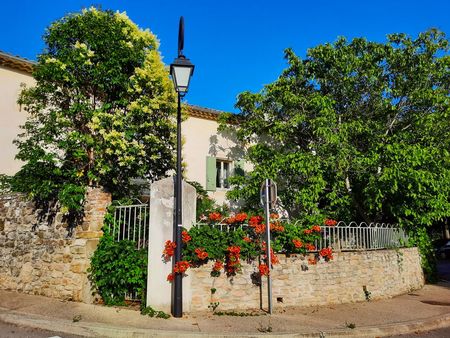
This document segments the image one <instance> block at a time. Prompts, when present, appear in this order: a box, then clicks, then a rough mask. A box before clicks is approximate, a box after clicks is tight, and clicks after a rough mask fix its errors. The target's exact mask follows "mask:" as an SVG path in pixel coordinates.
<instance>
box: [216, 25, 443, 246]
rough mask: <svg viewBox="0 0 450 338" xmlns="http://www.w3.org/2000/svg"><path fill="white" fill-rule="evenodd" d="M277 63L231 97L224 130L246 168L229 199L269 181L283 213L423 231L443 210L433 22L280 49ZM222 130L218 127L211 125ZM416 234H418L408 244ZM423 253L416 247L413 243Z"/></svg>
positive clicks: (251, 196) (438, 49) (438, 62)
mask: <svg viewBox="0 0 450 338" xmlns="http://www.w3.org/2000/svg"><path fill="white" fill-rule="evenodd" d="M285 56H286V59H287V62H288V68H287V69H286V70H284V71H283V73H282V74H281V76H280V77H279V78H278V79H277V80H276V81H275V82H273V83H271V84H269V85H266V86H265V87H264V89H263V90H262V91H261V92H260V93H250V92H244V93H242V94H240V95H239V98H238V102H237V107H238V108H239V109H240V110H241V114H240V117H241V120H240V123H239V124H237V125H229V126H228V128H232V129H235V131H236V132H237V136H238V139H239V140H240V141H241V142H243V143H244V144H246V145H250V146H249V147H248V151H247V154H246V159H247V161H249V162H251V164H252V165H253V168H254V170H253V171H252V172H250V173H247V175H246V176H236V177H234V178H232V179H231V180H230V181H232V184H234V187H235V188H234V189H233V190H232V191H231V192H230V193H229V197H231V198H233V199H243V200H244V201H246V202H247V203H248V204H249V205H250V206H252V205H253V206H254V205H257V203H258V200H259V186H260V184H261V182H262V181H263V179H265V178H271V179H274V180H275V181H276V182H277V184H278V192H279V197H280V199H281V201H282V203H283V206H284V207H285V208H286V209H287V211H288V212H289V213H290V215H291V217H294V218H300V219H301V218H304V217H309V216H310V215H315V214H327V215H330V216H331V217H333V218H335V219H347V220H349V219H352V220H355V221H366V222H373V221H375V222H392V223H400V224H401V225H403V226H404V227H405V228H406V229H409V230H411V231H412V232H415V231H416V229H420V228H422V227H428V226H431V225H433V224H434V223H436V222H440V221H441V220H442V219H443V218H445V217H448V216H449V215H450V200H449V196H450V153H449V149H450V137H449V136H450V135H449V132H450V128H449V121H450V119H449V117H450V100H449V97H448V93H449V90H450V76H449V75H450V55H449V53H448V41H447V39H446V37H445V35H444V34H443V33H441V32H439V31H436V30H430V31H428V32H425V33H422V34H420V35H419V36H418V37H417V38H415V39H413V38H411V37H409V36H407V35H405V34H392V35H389V36H388V37H387V42H386V43H377V42H370V41H367V40H365V39H363V38H356V39H353V40H352V41H347V40H346V39H345V38H339V39H338V40H337V41H336V42H335V43H333V44H329V43H327V44H324V45H319V46H317V47H314V48H311V49H309V50H308V52H307V56H306V58H305V59H301V58H299V57H298V56H296V55H295V54H294V52H293V51H292V50H290V49H287V50H286V52H285ZM222 127H223V128H226V126H225V125H223V126H222ZM419 242H420V241H419ZM421 248H422V249H424V246H421Z"/></svg>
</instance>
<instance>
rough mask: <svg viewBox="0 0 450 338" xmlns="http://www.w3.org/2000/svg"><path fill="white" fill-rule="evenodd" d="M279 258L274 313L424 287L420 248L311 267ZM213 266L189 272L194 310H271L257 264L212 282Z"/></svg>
mask: <svg viewBox="0 0 450 338" xmlns="http://www.w3.org/2000/svg"><path fill="white" fill-rule="evenodd" d="M279 259H280V263H279V264H278V265H275V267H274V270H273V271H272V292H273V298H272V299H273V304H274V309H276V308H277V307H285V306H312V305H324V304H338V303H351V302H358V301H365V300H366V297H369V298H370V299H381V298H390V297H393V296H395V295H399V294H403V293H407V292H409V291H411V290H416V289H419V288H421V287H422V286H423V285H424V278H423V273H422V269H421V267H420V256H419V253H418V250H417V248H404V249H399V250H377V251H365V252H337V253H334V259H333V260H332V261H330V262H319V263H317V265H308V262H307V257H306V258H305V257H302V256H300V255H299V256H297V257H286V256H284V255H279ZM211 266H212V263H211V264H207V265H205V266H203V267H201V268H195V269H190V270H189V275H190V276H191V280H192V286H191V288H192V302H191V310H192V311H202V310H208V305H210V303H214V302H219V304H220V305H219V307H218V308H217V309H218V310H226V309H251V308H255V309H258V308H259V307H260V305H262V306H263V307H264V308H267V289H266V286H267V282H266V280H267V279H266V277H263V278H262V287H259V286H258V285H257V282H258V280H255V279H253V280H252V278H251V276H252V273H254V272H256V271H257V270H258V269H257V263H256V262H255V263H252V264H243V267H242V273H241V274H237V275H236V276H235V277H233V278H226V277H225V276H224V275H223V274H222V275H221V276H220V277H217V278H213V277H211V276H210V272H211ZM255 283H256V284H255ZM211 289H216V291H215V293H213V292H212V291H211ZM364 290H367V292H368V293H365V292H364Z"/></svg>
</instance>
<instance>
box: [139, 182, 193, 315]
mask: <svg viewBox="0 0 450 338" xmlns="http://www.w3.org/2000/svg"><path fill="white" fill-rule="evenodd" d="M174 183H175V180H174V178H173V177H169V178H165V179H162V180H160V181H157V182H154V183H152V185H151V188H150V229H149V248H148V277H147V306H151V307H153V308H154V309H157V310H162V311H164V312H167V313H170V305H171V297H172V292H171V290H172V285H171V283H170V282H168V281H167V276H168V275H169V274H170V273H171V272H172V261H169V262H165V261H164V258H163V255H162V253H163V250H164V243H165V242H166V241H167V240H172V239H173V222H174V201H175V200H174ZM182 190H183V207H182V210H183V227H185V228H186V229H189V228H190V227H191V226H192V224H194V222H195V210H196V196H197V193H196V190H195V188H194V187H193V186H191V185H189V184H187V183H186V182H183V189H182ZM191 298H192V297H191V281H190V277H189V270H188V276H187V277H185V278H183V309H184V311H190V307H191Z"/></svg>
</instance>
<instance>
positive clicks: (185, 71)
mask: <svg viewBox="0 0 450 338" xmlns="http://www.w3.org/2000/svg"><path fill="white" fill-rule="evenodd" d="M183 48H184V19H183V17H181V18H180V25H179V29H178V57H177V58H176V59H175V60H174V61H173V63H172V64H171V65H170V75H171V76H172V81H173V84H174V87H175V90H176V91H177V93H178V112H177V173H176V182H175V218H174V224H173V236H174V242H175V244H176V248H175V261H174V263H175V264H176V263H178V262H180V261H181V248H182V245H183V242H182V240H181V228H182V198H181V196H182V190H181V189H182V183H181V182H182V173H181V99H182V98H183V97H184V95H186V93H187V91H188V88H189V81H190V79H191V76H192V74H193V73H194V65H193V64H192V63H191V62H190V61H189V59H186V57H185V56H184V55H183ZM182 278H183V276H182V275H181V273H176V274H175V278H174V281H173V289H172V292H173V294H172V315H173V316H174V317H176V318H180V317H181V316H182V315H183V288H182V287H183V283H182V282H183V281H182Z"/></svg>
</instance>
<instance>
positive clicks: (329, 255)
mask: <svg viewBox="0 0 450 338" xmlns="http://www.w3.org/2000/svg"><path fill="white" fill-rule="evenodd" d="M319 255H320V256H322V257H324V258H325V259H327V260H330V259H333V250H331V248H324V249H322V250H320V251H319Z"/></svg>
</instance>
